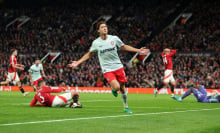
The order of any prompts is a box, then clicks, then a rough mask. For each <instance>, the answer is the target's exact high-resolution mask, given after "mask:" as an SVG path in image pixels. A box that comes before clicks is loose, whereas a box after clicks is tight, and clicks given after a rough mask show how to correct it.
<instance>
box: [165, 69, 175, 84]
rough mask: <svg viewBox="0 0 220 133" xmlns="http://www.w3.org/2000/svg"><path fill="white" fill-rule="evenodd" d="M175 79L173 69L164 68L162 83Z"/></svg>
mask: <svg viewBox="0 0 220 133" xmlns="http://www.w3.org/2000/svg"><path fill="white" fill-rule="evenodd" d="M174 81H175V79H174V77H173V70H165V72H164V79H163V82H164V83H169V82H174Z"/></svg>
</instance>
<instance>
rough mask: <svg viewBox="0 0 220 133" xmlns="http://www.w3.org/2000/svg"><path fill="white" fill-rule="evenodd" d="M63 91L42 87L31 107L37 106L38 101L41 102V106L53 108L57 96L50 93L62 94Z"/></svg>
mask: <svg viewBox="0 0 220 133" xmlns="http://www.w3.org/2000/svg"><path fill="white" fill-rule="evenodd" d="M62 91H63V89H62V88H60V89H51V88H50V87H48V86H42V87H41V88H39V89H38V90H37V92H36V94H35V96H34V99H33V100H32V102H31V104H30V106H37V105H36V103H37V101H38V102H40V104H41V105H40V106H47V107H51V106H52V103H53V100H54V98H55V97H56V95H50V93H60V92H62Z"/></svg>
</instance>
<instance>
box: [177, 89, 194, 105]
mask: <svg viewBox="0 0 220 133" xmlns="http://www.w3.org/2000/svg"><path fill="white" fill-rule="evenodd" d="M192 92H193V88H190V89H188V90H187V91H186V92H185V93H184V94H183V95H182V96H181V97H177V96H175V97H174V98H173V99H174V100H177V101H179V102H182V100H183V99H185V98H186V97H188V96H189V95H190V94H191V93H192Z"/></svg>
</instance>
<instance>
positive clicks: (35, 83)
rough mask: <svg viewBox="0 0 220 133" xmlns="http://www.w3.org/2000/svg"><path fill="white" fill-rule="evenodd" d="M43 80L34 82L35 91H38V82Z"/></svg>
mask: <svg viewBox="0 0 220 133" xmlns="http://www.w3.org/2000/svg"><path fill="white" fill-rule="evenodd" d="M41 80H43V79H42V78H39V79H38V80H35V81H33V82H34V83H33V88H34V91H36V90H37V88H38V82H39V81H41Z"/></svg>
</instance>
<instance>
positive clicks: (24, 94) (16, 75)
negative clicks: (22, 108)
mask: <svg viewBox="0 0 220 133" xmlns="http://www.w3.org/2000/svg"><path fill="white" fill-rule="evenodd" d="M14 74H15V75H14V78H13V81H14V83H15V84H17V86H18V88H19V90H20V91H21V93H22V94H23V96H27V95H28V94H29V92H25V91H24V89H23V87H22V85H21V81H20V78H19V76H18V74H17V72H15V73H14Z"/></svg>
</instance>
